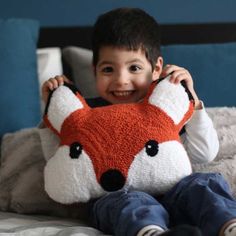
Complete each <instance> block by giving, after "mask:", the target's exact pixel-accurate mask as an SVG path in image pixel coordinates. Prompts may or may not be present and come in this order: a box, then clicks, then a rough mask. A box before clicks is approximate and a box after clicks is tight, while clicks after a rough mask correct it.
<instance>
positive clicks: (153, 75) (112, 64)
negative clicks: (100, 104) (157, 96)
mask: <svg viewBox="0 0 236 236" xmlns="http://www.w3.org/2000/svg"><path fill="white" fill-rule="evenodd" d="M161 68H162V58H159V59H158V62H157V65H156V68H155V69H154V71H152V67H151V63H150V62H149V61H148V60H147V58H146V55H145V52H144V51H142V50H141V49H139V50H137V51H131V50H127V49H125V48H118V47H111V46H106V47H102V48H101V49H100V51H99V59H98V63H97V66H96V68H95V73H96V85H97V90H98V93H99V95H100V96H101V97H103V98H104V99H105V100H107V101H108V102H110V103H112V104H118V103H131V102H138V101H140V100H142V99H143V98H144V97H145V96H146V93H147V91H148V88H149V86H150V84H151V82H153V81H155V80H157V79H158V78H159V75H160V73H161Z"/></svg>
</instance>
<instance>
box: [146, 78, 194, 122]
mask: <svg viewBox="0 0 236 236" xmlns="http://www.w3.org/2000/svg"><path fill="white" fill-rule="evenodd" d="M169 80H170V76H167V77H166V78H165V79H163V80H161V81H160V82H159V83H158V84H157V85H156V86H155V88H154V89H153V90H152V92H151V94H150V96H149V98H148V102H149V103H150V104H152V105H154V106H156V107H158V108H160V109H161V110H163V111H165V112H166V113H167V114H168V116H170V117H171V118H172V120H173V121H174V123H175V124H176V125H177V124H179V123H180V122H181V121H182V120H183V119H184V116H185V115H186V113H187V112H189V110H193V99H192V95H191V94H190V93H189V92H188V91H187V89H186V88H185V87H184V86H183V85H182V84H181V83H179V84H173V83H171V82H170V81H169Z"/></svg>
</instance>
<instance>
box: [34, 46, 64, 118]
mask: <svg viewBox="0 0 236 236" xmlns="http://www.w3.org/2000/svg"><path fill="white" fill-rule="evenodd" d="M37 64H38V65H37V66H38V80H39V87H40V97H41V101H40V102H41V112H42V114H43V112H44V107H45V104H44V102H43V100H42V94H41V87H42V85H43V83H44V82H45V81H46V80H48V79H49V78H51V77H54V76H56V75H61V74H63V68H62V60H61V49H60V48H59V47H50V48H39V49H37Z"/></svg>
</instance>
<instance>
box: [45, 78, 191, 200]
mask: <svg viewBox="0 0 236 236" xmlns="http://www.w3.org/2000/svg"><path fill="white" fill-rule="evenodd" d="M192 113H193V100H192V99H191V96H190V94H189V93H188V91H187V90H186V89H185V88H184V87H183V86H182V85H181V84H178V85H175V84H173V83H170V82H169V77H167V78H165V79H163V80H161V81H160V82H158V83H156V82H155V83H153V84H152V85H151V87H150V91H149V93H148V95H147V96H146V98H145V99H144V100H143V101H142V102H140V103H130V104H116V105H109V106H105V107H97V108H90V107H89V106H88V105H87V104H86V102H85V100H84V98H83V97H82V96H81V95H80V94H79V93H78V92H77V91H75V90H74V89H71V88H70V86H69V87H68V86H66V85H62V86H60V87H59V88H57V89H56V90H54V92H53V93H52V94H51V96H50V98H49V101H48V105H47V107H46V111H45V116H44V120H45V123H46V124H47V125H48V126H49V128H51V129H52V130H53V131H54V132H55V133H56V134H57V135H58V136H59V138H60V146H59V148H58V150H57V152H56V153H55V155H54V156H53V157H52V158H51V159H49V161H48V162H47V164H46V166H45V170H44V178H45V190H46V192H47V193H48V195H49V196H50V197H51V198H52V199H54V200H55V201H58V202H60V203H64V204H71V203H75V202H87V201H88V200H90V199H92V198H97V197H100V196H102V195H103V194H105V193H107V192H111V191H116V190H119V189H121V188H124V187H131V188H133V189H137V190H141V191H145V192H148V193H150V194H162V193H164V192H165V191H167V190H168V189H170V188H171V187H172V186H173V185H174V184H175V183H177V182H178V181H179V180H180V179H181V178H183V177H184V176H186V175H189V174H190V173H191V171H192V169H191V164H190V161H189V158H188V156H187V153H186V151H185V149H184V147H183V145H182V144H181V141H180V137H179V132H180V130H181V128H182V127H183V126H184V124H185V123H186V122H187V121H188V120H189V119H190V117H191V115H192Z"/></svg>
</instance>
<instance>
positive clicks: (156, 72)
mask: <svg viewBox="0 0 236 236" xmlns="http://www.w3.org/2000/svg"><path fill="white" fill-rule="evenodd" d="M162 67H163V58H162V57H161V56H160V57H158V58H157V62H156V64H155V67H154V69H153V72H152V81H156V80H158V79H159V77H160V75H161V73H162Z"/></svg>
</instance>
